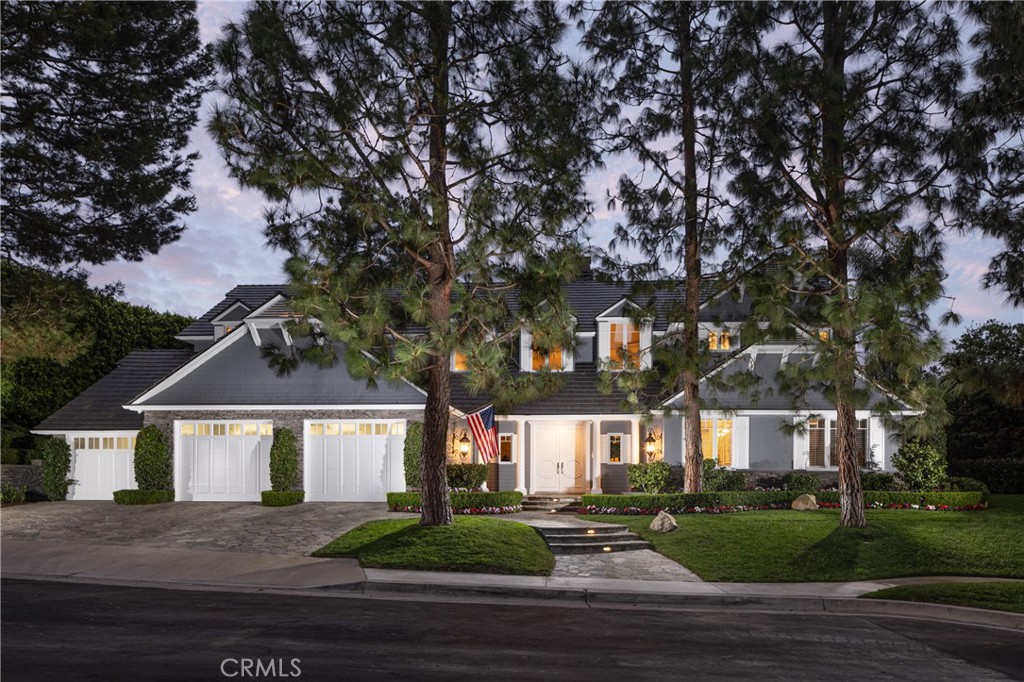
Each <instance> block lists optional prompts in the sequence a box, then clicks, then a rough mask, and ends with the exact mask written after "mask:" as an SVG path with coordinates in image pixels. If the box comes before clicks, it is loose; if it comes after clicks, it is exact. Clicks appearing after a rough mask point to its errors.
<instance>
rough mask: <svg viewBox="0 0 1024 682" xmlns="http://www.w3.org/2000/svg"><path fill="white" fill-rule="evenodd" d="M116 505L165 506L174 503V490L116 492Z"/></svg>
mask: <svg viewBox="0 0 1024 682" xmlns="http://www.w3.org/2000/svg"><path fill="white" fill-rule="evenodd" d="M114 502H115V503H116V504H164V503H165V502H174V491H173V490H115V491H114Z"/></svg>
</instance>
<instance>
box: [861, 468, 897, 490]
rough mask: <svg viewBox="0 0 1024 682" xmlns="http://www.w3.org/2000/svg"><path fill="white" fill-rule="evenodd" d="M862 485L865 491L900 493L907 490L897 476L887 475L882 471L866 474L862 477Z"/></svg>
mask: <svg viewBox="0 0 1024 682" xmlns="http://www.w3.org/2000/svg"><path fill="white" fill-rule="evenodd" d="M860 484H861V488H862V489H864V490H878V491H885V492H899V491H901V490H905V489H906V488H905V487H904V486H903V484H902V483H901V482H900V480H899V479H898V478H897V477H896V475H895V474H886V473H882V472H880V471H868V472H865V473H864V474H862V475H861V477H860Z"/></svg>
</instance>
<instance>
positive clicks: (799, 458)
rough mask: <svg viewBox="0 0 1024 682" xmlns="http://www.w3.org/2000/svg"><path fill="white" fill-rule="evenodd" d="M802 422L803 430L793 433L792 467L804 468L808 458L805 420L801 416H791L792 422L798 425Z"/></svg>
mask: <svg viewBox="0 0 1024 682" xmlns="http://www.w3.org/2000/svg"><path fill="white" fill-rule="evenodd" d="M801 422H804V432H803V433H798V432H797V433H794V434H793V468H794V469H806V468H807V463H808V460H809V459H810V445H809V443H808V439H807V430H806V429H807V426H806V422H807V420H806V419H804V418H803V417H793V424H794V425H799V424H800V423H801Z"/></svg>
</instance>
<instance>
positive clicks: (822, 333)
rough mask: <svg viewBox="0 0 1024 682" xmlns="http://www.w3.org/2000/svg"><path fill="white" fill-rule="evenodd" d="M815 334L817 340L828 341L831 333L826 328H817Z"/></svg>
mask: <svg viewBox="0 0 1024 682" xmlns="http://www.w3.org/2000/svg"><path fill="white" fill-rule="evenodd" d="M817 334H818V340H819V341H828V340H829V339H830V338H832V334H831V332H830V331H829V330H828V329H819V330H818V332H817Z"/></svg>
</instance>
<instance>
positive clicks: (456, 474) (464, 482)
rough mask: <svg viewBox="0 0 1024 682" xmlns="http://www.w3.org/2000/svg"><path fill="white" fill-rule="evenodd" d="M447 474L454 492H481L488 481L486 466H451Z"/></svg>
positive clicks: (449, 484) (449, 485)
mask: <svg viewBox="0 0 1024 682" xmlns="http://www.w3.org/2000/svg"><path fill="white" fill-rule="evenodd" d="M447 472H448V487H449V488H451V489H452V490H467V491H468V490H479V489H480V486H482V485H483V484H484V481H486V480H487V465H486V464H449V465H448V469H447Z"/></svg>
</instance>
